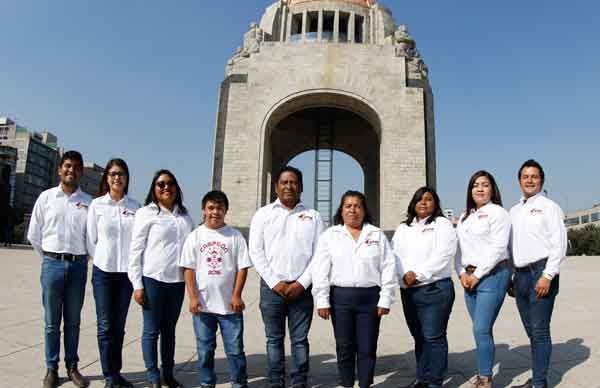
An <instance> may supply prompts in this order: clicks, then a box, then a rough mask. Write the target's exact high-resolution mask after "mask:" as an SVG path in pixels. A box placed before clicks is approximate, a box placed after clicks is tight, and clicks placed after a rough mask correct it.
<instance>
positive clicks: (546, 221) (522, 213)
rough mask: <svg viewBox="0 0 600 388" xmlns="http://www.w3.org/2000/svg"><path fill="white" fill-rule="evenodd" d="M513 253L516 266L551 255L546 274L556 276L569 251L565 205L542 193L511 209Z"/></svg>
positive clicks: (521, 201) (520, 202) (522, 265)
mask: <svg viewBox="0 0 600 388" xmlns="http://www.w3.org/2000/svg"><path fill="white" fill-rule="evenodd" d="M510 217H511V219H512V223H513V229H512V256H513V262H514V265H515V266H516V267H524V266H526V265H528V264H531V263H534V262H536V261H538V260H541V259H545V258H548V261H547V262H546V268H545V269H544V273H545V274H547V275H548V276H550V277H554V276H556V275H558V274H559V272H560V268H559V267H560V264H561V263H562V262H563V261H564V260H565V258H566V254H567V230H566V228H565V224H564V219H565V215H564V214H563V211H562V210H561V208H560V207H559V206H558V204H556V203H555V202H554V201H552V200H551V199H549V198H547V197H545V196H544V195H542V194H541V193H539V194H537V195H535V196H533V197H531V198H529V199H527V200H525V199H524V198H521V200H520V201H519V203H518V204H516V205H515V206H513V207H512V209H510Z"/></svg>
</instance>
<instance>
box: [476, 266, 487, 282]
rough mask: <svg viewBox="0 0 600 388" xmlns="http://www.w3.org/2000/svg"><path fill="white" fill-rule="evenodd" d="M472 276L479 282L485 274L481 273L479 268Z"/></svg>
mask: <svg viewBox="0 0 600 388" xmlns="http://www.w3.org/2000/svg"><path fill="white" fill-rule="evenodd" d="M473 276H475V277H476V278H477V279H479V280H481V278H482V277H484V276H485V274H484V273H483V270H482V269H481V267H477V269H476V270H475V272H473Z"/></svg>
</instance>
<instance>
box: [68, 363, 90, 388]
mask: <svg viewBox="0 0 600 388" xmlns="http://www.w3.org/2000/svg"><path fill="white" fill-rule="evenodd" d="M67 377H68V378H69V380H71V382H72V383H73V384H75V386H76V387H79V388H87V387H88V386H89V385H90V382H89V381H88V379H86V378H85V377H83V376H82V374H81V373H79V370H78V369H77V366H73V367H71V368H69V369H67Z"/></svg>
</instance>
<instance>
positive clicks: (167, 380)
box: [163, 376, 183, 388]
mask: <svg viewBox="0 0 600 388" xmlns="http://www.w3.org/2000/svg"><path fill="white" fill-rule="evenodd" d="M163 385H166V386H167V387H169V388H183V385H181V384H179V381H177V380H175V377H173V376H165V377H163Z"/></svg>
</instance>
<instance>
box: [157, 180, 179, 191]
mask: <svg viewBox="0 0 600 388" xmlns="http://www.w3.org/2000/svg"><path fill="white" fill-rule="evenodd" d="M156 187H158V188H159V189H164V188H165V187H175V182H173V181H158V182H156Z"/></svg>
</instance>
